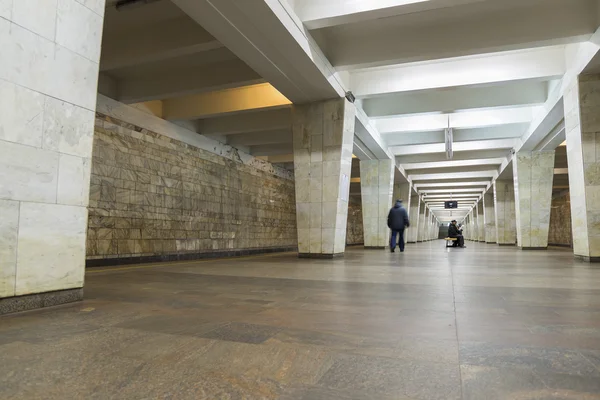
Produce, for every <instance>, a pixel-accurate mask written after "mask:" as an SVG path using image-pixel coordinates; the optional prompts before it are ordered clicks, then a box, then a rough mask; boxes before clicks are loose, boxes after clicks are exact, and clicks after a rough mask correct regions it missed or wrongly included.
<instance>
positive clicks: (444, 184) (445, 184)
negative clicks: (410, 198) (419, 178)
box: [415, 181, 489, 189]
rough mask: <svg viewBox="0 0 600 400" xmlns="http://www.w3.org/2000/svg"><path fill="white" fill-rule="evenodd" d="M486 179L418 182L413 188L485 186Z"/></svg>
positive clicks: (486, 183)
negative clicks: (476, 180)
mask: <svg viewBox="0 0 600 400" xmlns="http://www.w3.org/2000/svg"><path fill="white" fill-rule="evenodd" d="M488 184H489V182H488V181H479V182H435V183H419V184H415V188H417V189H422V188H431V187H438V188H439V187H469V186H487V185H488Z"/></svg>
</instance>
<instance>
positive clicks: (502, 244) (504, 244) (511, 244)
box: [498, 243, 516, 246]
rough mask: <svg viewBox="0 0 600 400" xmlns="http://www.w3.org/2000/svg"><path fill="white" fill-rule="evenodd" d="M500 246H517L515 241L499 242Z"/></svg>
mask: <svg viewBox="0 0 600 400" xmlns="http://www.w3.org/2000/svg"><path fill="white" fill-rule="evenodd" d="M498 246H516V245H515V244H514V243H498Z"/></svg>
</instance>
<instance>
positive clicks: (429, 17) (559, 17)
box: [326, 0, 598, 71]
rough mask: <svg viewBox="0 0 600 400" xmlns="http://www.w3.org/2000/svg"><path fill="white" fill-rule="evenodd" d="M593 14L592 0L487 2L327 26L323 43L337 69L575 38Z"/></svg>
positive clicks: (582, 35) (591, 26)
mask: <svg viewBox="0 0 600 400" xmlns="http://www.w3.org/2000/svg"><path fill="white" fill-rule="evenodd" d="M597 14H598V13H597V2H596V1H595V0H568V1H566V0H545V1H543V4H542V3H541V2H540V1H516V0H503V1H485V2H480V3H476V4H470V5H464V6H457V7H452V8H448V9H441V10H433V11H429V12H426V13H420V14H418V15H412V14H411V15H401V16H395V17H390V18H385V19H380V20H375V21H367V22H362V23H359V24H352V25H349V26H341V27H334V28H329V29H328V30H327V35H326V38H327V42H326V45H327V50H328V56H329V60H330V61H331V62H332V64H333V65H334V66H335V67H336V69H338V70H340V71H341V70H348V69H356V68H365V67H375V66H382V65H390V64H400V63H408V62H417V61H427V60H435V59H441V58H451V57H459V56H470V55H475V54H482V53H493V52H500V51H512V50H519V49H527V48H534V47H542V46H549V45H562V44H567V43H577V42H581V41H584V40H588V39H589V37H590V36H591V34H593V33H594V32H595V30H596V28H597V18H598V17H597ZM403 38H406V40H403ZM408 38H410V39H408Z"/></svg>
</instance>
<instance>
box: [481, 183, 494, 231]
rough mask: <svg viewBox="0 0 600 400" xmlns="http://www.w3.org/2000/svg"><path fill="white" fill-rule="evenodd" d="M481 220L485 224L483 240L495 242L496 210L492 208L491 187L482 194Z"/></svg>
mask: <svg viewBox="0 0 600 400" xmlns="http://www.w3.org/2000/svg"><path fill="white" fill-rule="evenodd" d="M483 221H484V222H483V223H484V225H485V242H486V243H496V211H495V209H494V192H493V189H491V190H489V191H488V192H487V193H486V194H484V196H483Z"/></svg>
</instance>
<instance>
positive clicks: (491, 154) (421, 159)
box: [396, 149, 510, 166]
mask: <svg viewBox="0 0 600 400" xmlns="http://www.w3.org/2000/svg"><path fill="white" fill-rule="evenodd" d="M509 154H510V152H509V150H508V149H496V150H480V151H468V152H467V151H462V152H459V153H454V157H453V158H452V159H453V160H477V159H484V158H505V157H507V156H508V155H509ZM443 161H448V159H447V158H446V154H445V153H425V154H411V155H403V156H398V157H396V163H397V164H398V165H400V166H401V165H403V164H411V163H426V162H443Z"/></svg>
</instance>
